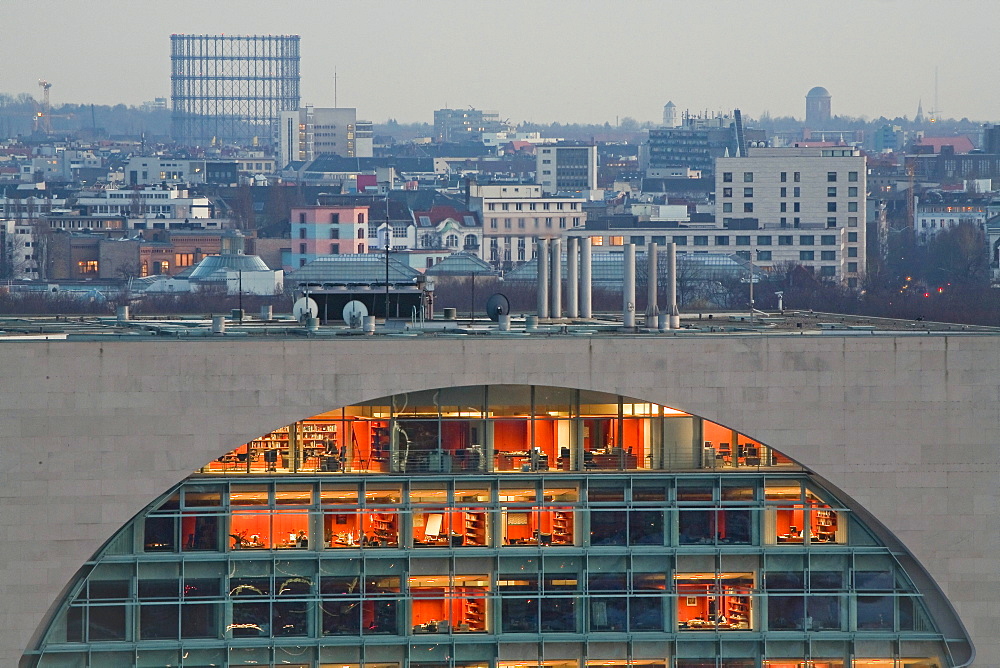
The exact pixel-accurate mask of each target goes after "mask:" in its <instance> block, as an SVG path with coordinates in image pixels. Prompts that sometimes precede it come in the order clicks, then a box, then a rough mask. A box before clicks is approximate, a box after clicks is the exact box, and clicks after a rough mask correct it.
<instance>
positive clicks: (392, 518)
mask: <svg viewBox="0 0 1000 668" xmlns="http://www.w3.org/2000/svg"><path fill="white" fill-rule="evenodd" d="M371 529H372V538H373V539H374V540H378V542H379V545H382V546H386V545H389V546H395V545H396V544H397V543H398V542H399V530H398V529H397V528H396V515H395V513H372V514H371Z"/></svg>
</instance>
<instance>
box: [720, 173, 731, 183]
mask: <svg viewBox="0 0 1000 668" xmlns="http://www.w3.org/2000/svg"><path fill="white" fill-rule="evenodd" d="M722 181H723V182H724V183H732V181H733V173H732V172H723V173H722Z"/></svg>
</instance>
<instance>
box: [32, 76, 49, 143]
mask: <svg viewBox="0 0 1000 668" xmlns="http://www.w3.org/2000/svg"><path fill="white" fill-rule="evenodd" d="M38 87H39V88H41V89H42V108H41V109H40V110H38V111H37V112H35V132H44V133H45V134H47V135H49V134H52V120H51V119H50V118H49V111H50V110H51V106H50V104H49V89H50V88H52V84H50V83H49V82H48V81H46V80H45V79H39V80H38Z"/></svg>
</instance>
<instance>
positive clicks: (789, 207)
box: [715, 147, 868, 287]
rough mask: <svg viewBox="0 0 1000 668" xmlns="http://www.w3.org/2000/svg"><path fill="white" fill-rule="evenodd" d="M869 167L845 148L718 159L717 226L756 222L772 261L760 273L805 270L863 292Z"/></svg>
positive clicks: (765, 151) (764, 151) (757, 151)
mask: <svg viewBox="0 0 1000 668" xmlns="http://www.w3.org/2000/svg"><path fill="white" fill-rule="evenodd" d="M866 161H867V158H865V157H864V156H862V155H860V153H859V152H858V151H857V150H856V149H852V148H843V147H838V148H799V147H796V148H751V149H750V155H749V157H738V158H720V159H718V160H717V161H716V175H715V197H716V220H717V221H718V220H721V221H722V223H723V226H724V227H730V228H731V227H732V225H734V224H735V221H737V220H738V219H740V218H743V219H756V221H757V222H758V228H757V229H760V230H766V232H764V233H763V234H761V235H760V236H763V237H765V238H766V239H767V243H764V244H762V243H761V241H760V238H759V237H758V239H757V243H756V244H755V245H756V246H757V250H758V251H761V252H762V253H766V254H767V255H766V257H761V258H760V259H759V263H760V265H761V266H765V267H773V266H776V265H781V264H785V263H794V264H801V265H802V266H804V267H807V268H810V270H811V271H814V272H815V273H816V275H817V276H820V277H823V278H828V279H831V280H838V281H846V282H847V283H848V285H849V286H850V287H857V282H858V279H859V277H860V276H861V275H862V274H863V273H864V270H865V258H866V254H867V245H866V235H865V231H866V229H865V221H866V207H867V200H866V195H867V191H868V187H867V181H866V178H867V167H866V165H867V162H866ZM824 235H825V236H826V237H827V239H826V240H825V241H824V240H823V238H822V237H823V236H824ZM772 237H773V238H772ZM814 246H824V247H822V248H814Z"/></svg>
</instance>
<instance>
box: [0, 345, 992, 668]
mask: <svg viewBox="0 0 1000 668" xmlns="http://www.w3.org/2000/svg"><path fill="white" fill-rule="evenodd" d="M467 338H470V339H471V337H467ZM71 339H72V337H71ZM220 339H221V340H220ZM220 339H207V340H203V341H172V342H166V343H164V342H159V341H155V340H149V339H146V338H140V340H136V341H126V340H120V339H114V340H111V339H109V340H107V341H101V340H100V337H94V338H92V339H86V340H80V341H74V340H68V341H46V342H40V341H25V342H16V343H15V342H2V341H0V363H2V364H3V367H2V368H4V369H6V370H7V371H8V373H9V375H8V378H9V379H14V378H18V379H20V380H18V381H17V387H18V388H19V392H21V393H23V395H24V396H27V397H29V398H31V399H32V400H31V401H29V400H27V399H25V400H15V399H14V390H13V389H11V388H8V389H7V390H4V391H3V393H4V396H3V397H0V398H7V399H10V400H11V401H13V402H14V403H13V404H11V403H6V404H0V414H5V416H6V417H8V418H10V419H9V420H6V421H5V422H6V423H7V424H8V425H9V427H8V428H9V429H10V430H13V431H15V432H16V433H17V435H18V437H19V438H18V440H19V441H20V443H19V444H16V445H13V446H11V447H13V450H12V451H5V452H7V453H8V454H7V457H8V467H7V472H6V475H11V474H12V473H14V472H16V473H17V476H18V477H19V478H20V479H21V480H22V481H24V480H29V481H30V480H34V481H35V483H36V484H41V485H43V488H44V489H43V490H39V489H34V490H31V489H28V488H26V487H25V485H24V484H23V482H22V483H20V484H18V485H17V486H16V487H15V488H8V490H9V491H8V492H6V493H5V494H6V496H7V498H6V499H5V501H4V508H3V510H4V515H5V519H4V521H5V522H6V523H7V525H8V526H19V527H20V529H19V530H17V531H15V532H14V534H15V535H19V534H22V532H23V535H20V538H19V539H18V541H17V542H16V545H17V546H19V547H18V548H17V550H16V551H11V550H13V548H11V547H10V546H8V548H6V549H7V550H8V557H9V562H8V564H7V565H6V566H5V568H6V570H7V571H8V573H7V575H5V576H4V580H3V581H2V583H0V584H2V586H3V590H4V592H5V594H6V602H5V603H4V606H5V609H6V614H7V615H8V618H13V617H14V616H15V615H16V616H17V619H18V620H24V621H23V622H19V623H18V624H14V625H12V626H8V629H7V630H6V631H4V632H3V633H4V634H5V637H4V638H3V641H4V643H5V645H4V647H5V648H6V650H5V651H7V652H8V655H11V654H16V655H19V658H18V657H17V656H14V660H17V661H19V662H20V664H19V665H21V666H25V667H36V666H37V667H39V668H51V667H56V666H59V667H62V666H66V667H84V666H133V665H134V666H145V667H153V666H184V667H189V666H198V667H207V666H291V667H294V668H321V667H322V668H542V667H545V668H597V667H608V668H628V667H632V666H634V667H636V668H847V667H857V668H882V667H886V668H888V667H892V668H946V667H948V668H951V667H955V666H962V665H973V662H974V661H975V658H974V657H975V656H976V649H977V648H978V649H979V650H980V652H982V651H983V650H985V651H986V652H987V656H990V657H992V658H990V659H988V660H987V662H985V663H980V662H979V661H975V663H974V665H997V664H996V663H994V660H995V659H996V658H997V656H998V655H997V653H996V647H995V645H991V644H990V642H991V641H989V640H988V639H987V635H988V633H984V632H983V630H984V628H985V627H984V626H983V620H982V619H979V618H977V617H976V615H977V614H978V611H980V610H985V609H986V608H988V607H989V606H992V608H991V609H992V610H993V612H992V614H993V619H995V618H996V616H997V611H996V609H995V608H996V605H997V604H996V603H995V601H996V600H998V599H997V598H995V597H994V596H995V594H996V592H997V572H996V569H995V568H994V569H993V570H992V571H985V570H983V565H984V564H989V563H992V565H993V566H994V567H995V566H996V564H997V562H996V555H995V553H994V554H992V555H989V554H981V553H983V552H985V547H986V546H988V545H994V544H995V543H996V541H997V532H996V531H994V530H993V529H995V528H996V523H995V520H992V519H991V520H990V521H991V522H993V524H992V525H990V524H989V523H986V524H983V532H982V533H983V534H984V535H981V536H978V537H974V536H970V535H969V534H968V530H969V527H970V526H972V523H974V522H975V521H978V520H976V519H975V518H982V517H983V516H985V515H986V514H988V513H990V512H992V513H995V512H997V510H998V509H997V507H996V506H997V501H996V496H995V489H991V488H990V483H989V482H988V479H990V478H992V480H993V482H992V484H993V485H995V484H996V475H995V469H996V455H995V453H994V454H993V457H992V459H988V460H987V459H986V458H984V457H982V456H980V452H981V451H982V447H980V445H985V444H986V443H987V442H988V441H989V439H991V438H992V436H993V435H995V434H996V432H997V430H998V425H997V424H995V422H996V421H997V415H996V413H997V410H996V408H995V404H994V405H990V403H989V402H986V403H984V404H981V403H978V402H979V400H980V399H981V398H982V397H976V396H975V395H976V392H975V391H974V389H970V386H972V385H977V384H978V385H979V386H980V387H979V389H980V390H981V391H984V392H985V391H989V392H992V397H991V398H992V401H993V402H995V401H996V399H997V384H996V383H997V381H996V377H995V376H994V377H993V378H992V379H990V378H987V377H985V376H984V375H982V373H981V371H982V370H983V368H995V367H996V366H1000V340H998V339H997V338H996V337H995V335H964V336H963V335H960V334H947V333H939V334H935V333H931V334H925V335H924V336H923V337H922V338H917V337H916V336H904V335H903V334H899V335H891V334H889V335H886V336H882V337H879V336H876V335H870V336H865V337H859V336H839V337H837V336H826V335H821V334H819V333H817V334H815V335H813V336H805V335H802V334H801V333H799V335H796V336H793V335H789V336H787V337H781V336H778V335H775V336H773V337H770V338H769V337H765V336H755V337H749V338H747V337H744V338H740V337H738V336H728V337H727V336H709V335H705V336H702V337H700V338H699V337H698V336H696V335H691V336H688V337H677V336H674V337H665V336H652V335H651V336H607V337H597V336H590V337H583V336H572V335H567V336H562V337H560V336H551V337H544V338H543V337H529V336H524V337H521V338H514V337H509V338H504V339H502V340H501V339H500V338H498V337H493V338H489V337H485V336H484V337H480V338H479V339H477V340H474V341H473V340H460V337H450V338H449V337H445V336H439V337H435V336H430V335H427V336H425V337H420V338H417V339H408V340H391V339H389V338H388V337H381V336H376V337H367V338H366V337H353V338H350V339H344V340H328V341H319V340H304V339H301V338H299V339H296V340H285V339H278V340H273V339H271V340H264V339H252V340H244V341H231V340H226V339H224V338H223V337H220ZM963 352H964V354H963ZM984 359H986V360H988V361H987V362H986V363H983V361H982V360H984ZM976 360H979V361H976ZM907 364H912V365H915V367H908V366H907ZM449 365H451V366H449ZM920 369H923V371H922V375H921V373H919V370H920ZM945 376H949V377H947V378H946V377H945ZM470 381H476V382H470ZM546 381H547V382H546ZM913 383H917V387H916V388H913V387H912V386H911V384H913ZM985 388H990V389H989V390H987V389H985ZM138 390H142V392H141V394H138V393H137V391H138ZM39 401H42V402H43V403H42V404H41V405H39V404H38V403H37V402H39ZM961 401H968V402H970V404H969V405H967V406H961V405H959V404H960V403H961ZM977 407H978V408H977ZM980 409H982V410H988V411H990V414H989V415H976V412H977V410H980ZM15 411H16V414H15ZM46 417H47V418H48V419H45V418H46ZM991 421H992V422H991ZM921 430H924V431H925V432H926V435H925V436H921V434H920V433H919V432H920V431H921ZM947 433H952V434H953V435H954V437H953V438H952V441H953V443H952V444H951V445H952V447H950V448H947V447H943V444H942V448H941V450H940V451H935V450H934V444H935V443H940V438H941V436H942V435H944V434H947ZM12 440H13V439H10V441H12ZM992 443H993V442H991V443H990V445H992ZM970 453H972V454H970ZM11 467H14V468H13V469H11ZM185 467H186V468H185ZM989 471H993V473H989ZM963 476H964V477H963ZM980 476H982V479H980ZM39 481H41V482H39ZM963 483H964V488H963V487H961V485H962V484H963ZM954 485H958V486H959V489H952V487H953V486H954ZM16 490H21V491H20V492H18V491H16ZM19 494H20V495H22V496H25V497H26V499H31V498H33V496H34V497H37V498H35V502H36V503H38V504H41V506H42V507H43V508H44V510H42V511H39V510H38V507H37V506H36V507H34V508H29V507H27V506H24V505H18V504H16V503H15V501H14V500H13V499H12V497H14V496H18V495H19ZM963 499H964V500H963ZM46 504H48V505H46ZM91 506H96V508H97V510H93V508H91ZM18 514H21V517H20V518H18V517H17V515H18ZM949 529H958V530H959V533H958V534H957V535H956V534H949V533H948V532H949ZM936 531H940V532H941V534H942V535H936V534H935V532H936ZM956 536H957V537H956ZM35 542H40V543H41V546H44V547H45V550H53V551H55V552H47V551H45V550H41V549H35V547H36V546H35ZM41 546H37V547H41ZM60 546H61V548H62V551H59V550H60ZM57 555H58V556H57ZM60 560H61V561H60ZM32 564H34V566H35V567H36V568H41V569H43V570H44V573H45V574H46V575H45V578H44V581H43V582H40V583H36V582H32V581H31V579H32V578H31V576H28V575H26V574H28V573H30V572H32V568H31V566H32ZM964 568H971V569H972V570H974V571H976V573H977V577H978V579H979V583H978V586H979V587H981V591H980V592H977V591H976V587H970V586H969V585H970V582H971V580H970V579H969V578H966V577H964V574H965V571H963V569H964ZM18 573H21V575H17V574H18ZM25 577H27V578H28V580H27V581H26V580H25V579H24V578H25ZM19 591H20V592H24V594H23V596H24V597H23V598H20V599H18V598H17V594H18V592H19ZM12 596H13V597H15V598H11V597H12ZM20 627H23V628H20ZM980 642H982V643H984V645H980V644H979V643H980ZM993 642H995V641H993ZM11 648H15V649H14V650H13V651H12V649H11ZM980 658H982V654H980ZM8 665H11V664H8Z"/></svg>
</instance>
